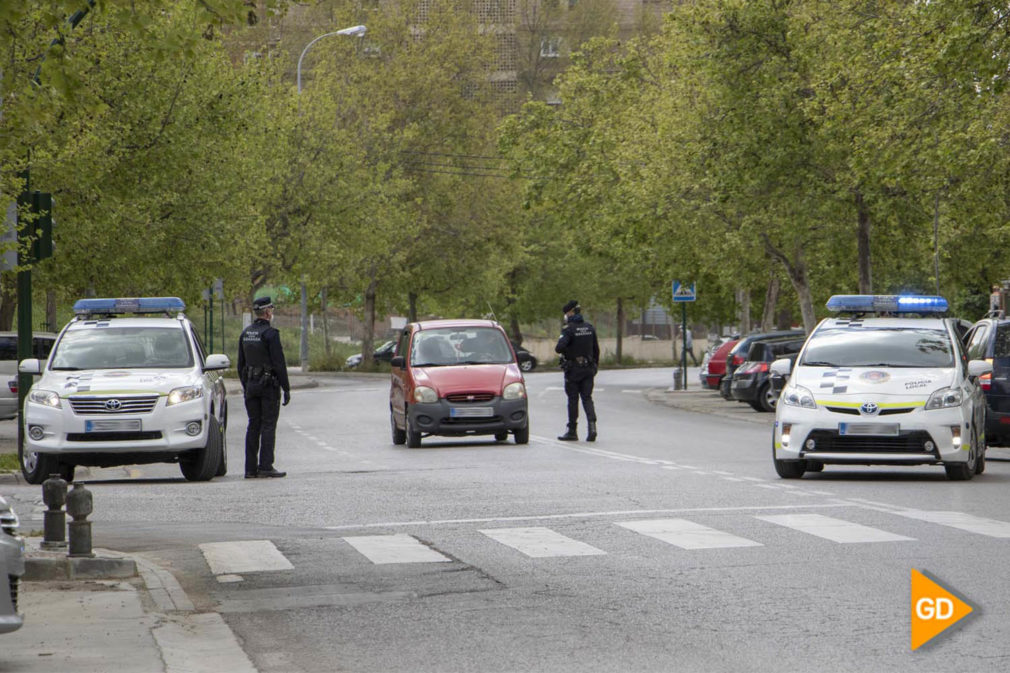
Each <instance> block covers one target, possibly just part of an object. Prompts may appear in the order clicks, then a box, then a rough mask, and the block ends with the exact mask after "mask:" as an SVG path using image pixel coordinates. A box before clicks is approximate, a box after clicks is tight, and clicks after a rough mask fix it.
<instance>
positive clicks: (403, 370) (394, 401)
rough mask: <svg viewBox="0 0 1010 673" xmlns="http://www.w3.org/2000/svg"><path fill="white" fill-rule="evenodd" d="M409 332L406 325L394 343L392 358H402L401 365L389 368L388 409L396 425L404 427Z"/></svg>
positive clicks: (405, 420) (405, 421) (405, 422)
mask: <svg viewBox="0 0 1010 673" xmlns="http://www.w3.org/2000/svg"><path fill="white" fill-rule="evenodd" d="M410 333H411V329H410V327H409V326H408V327H407V328H406V329H405V330H403V332H401V333H400V338H399V340H398V341H397V343H396V350H395V352H394V353H393V359H398V358H403V366H402V367H397V366H395V365H392V362H391V363H390V364H391V366H390V368H389V372H390V376H389V410H390V412H391V413H392V414H393V418H394V421H395V423H396V425H397V426H398V427H401V428H406V427H407V419H406V408H407V404H406V398H407V393H406V389H407V376H408V372H407V364H406V363H407V361H408V358H409V356H410V353H408V350H409V346H410Z"/></svg>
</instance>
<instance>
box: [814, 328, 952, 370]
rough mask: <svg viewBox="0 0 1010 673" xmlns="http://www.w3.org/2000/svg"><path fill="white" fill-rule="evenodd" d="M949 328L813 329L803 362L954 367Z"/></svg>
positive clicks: (815, 365)
mask: <svg viewBox="0 0 1010 673" xmlns="http://www.w3.org/2000/svg"><path fill="white" fill-rule="evenodd" d="M954 352H955V351H954V347H953V344H952V343H951V340H950V334H949V333H948V332H947V331H946V330H938V329H921V328H913V327H857V328H827V329H821V330H818V331H817V332H815V333H814V335H813V336H812V337H811V338H810V341H809V342H808V343H807V349H806V351H805V352H804V355H803V360H802V362H801V363H800V364H801V365H805V366H810V367H953V366H954Z"/></svg>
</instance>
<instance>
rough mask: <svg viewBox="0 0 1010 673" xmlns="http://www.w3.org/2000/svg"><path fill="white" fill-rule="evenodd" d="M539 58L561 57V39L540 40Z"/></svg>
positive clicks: (547, 38) (546, 38)
mask: <svg viewBox="0 0 1010 673" xmlns="http://www.w3.org/2000/svg"><path fill="white" fill-rule="evenodd" d="M540 56H541V58H558V57H559V56H561V38H560V37H545V38H544V39H542V40H540Z"/></svg>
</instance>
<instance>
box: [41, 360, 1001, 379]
mask: <svg viewBox="0 0 1010 673" xmlns="http://www.w3.org/2000/svg"><path fill="white" fill-rule="evenodd" d="M25 362H28V360H25ZM22 364H23V363H22ZM991 371H992V363H991V362H986V361H985V360H970V361H969V362H968V376H970V377H971V378H973V379H977V378H978V377H980V376H982V375H983V374H988V373H990V372H991Z"/></svg>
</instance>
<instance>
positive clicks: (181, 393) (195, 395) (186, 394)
mask: <svg viewBox="0 0 1010 673" xmlns="http://www.w3.org/2000/svg"><path fill="white" fill-rule="evenodd" d="M201 397H203V388H201V387H200V386H184V387H182V388H176V389H175V390H173V391H172V392H170V393H169V394H168V405H167V406H172V405H173V404H179V403H180V402H189V401H190V400H198V399H200V398H201Z"/></svg>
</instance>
